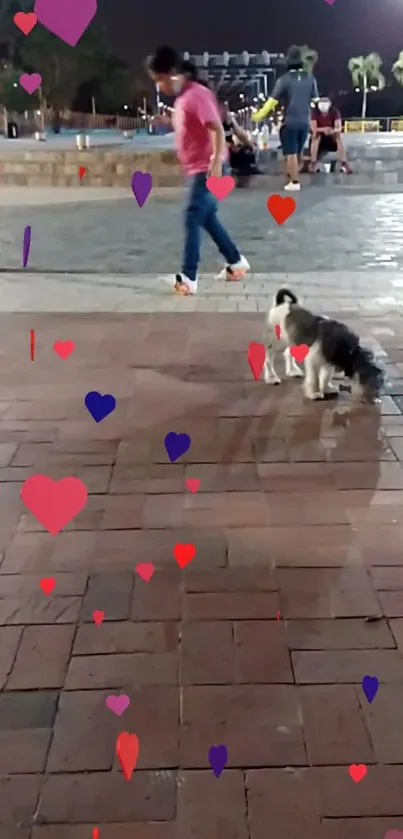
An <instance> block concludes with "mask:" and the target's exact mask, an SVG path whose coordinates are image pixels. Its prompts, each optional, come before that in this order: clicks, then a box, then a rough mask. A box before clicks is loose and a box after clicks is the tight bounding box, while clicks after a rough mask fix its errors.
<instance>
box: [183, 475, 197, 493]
mask: <svg viewBox="0 0 403 839" xmlns="http://www.w3.org/2000/svg"><path fill="white" fill-rule="evenodd" d="M185 484H186V486H187V488H188V489H190V492H193V493H195V492H197V490H198V489H199V486H200V480H199V478H187V479H186V481H185Z"/></svg>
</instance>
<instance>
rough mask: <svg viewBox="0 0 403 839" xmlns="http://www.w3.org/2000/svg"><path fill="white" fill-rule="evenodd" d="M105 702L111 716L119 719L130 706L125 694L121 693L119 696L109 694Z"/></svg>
mask: <svg viewBox="0 0 403 839" xmlns="http://www.w3.org/2000/svg"><path fill="white" fill-rule="evenodd" d="M105 702H106V707H107V708H109V710H110V711H112V713H113V714H116V716H117V717H121V716H122V714H123V713H124V712H125V710H126V708H128V707H129V705H130V699H129V697H128V696H127V695H126V694H125V693H121V694H120V696H116V694H114V693H111V695H110V696H107V697H106V700H105Z"/></svg>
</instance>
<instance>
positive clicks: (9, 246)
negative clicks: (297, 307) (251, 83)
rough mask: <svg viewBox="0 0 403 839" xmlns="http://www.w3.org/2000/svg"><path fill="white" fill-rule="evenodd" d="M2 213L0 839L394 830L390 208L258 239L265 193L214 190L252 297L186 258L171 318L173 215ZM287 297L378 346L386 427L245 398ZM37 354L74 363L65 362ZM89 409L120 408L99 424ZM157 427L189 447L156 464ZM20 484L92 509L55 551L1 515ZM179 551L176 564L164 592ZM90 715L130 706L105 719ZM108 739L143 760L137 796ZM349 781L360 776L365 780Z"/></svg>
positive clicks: (358, 200)
mask: <svg viewBox="0 0 403 839" xmlns="http://www.w3.org/2000/svg"><path fill="white" fill-rule="evenodd" d="M13 195H14V197H13V198H11V194H10V196H9V199H8V202H9V205H8V203H7V202H6V203H5V204H4V205H3V206H2V212H1V217H0V243H1V253H2V269H3V272H2V273H1V272H0V289H1V295H0V310H1V314H0V328H1V336H2V341H1V354H0V385H1V387H0V481H1V483H0V498H1V501H2V503H1V507H0V551H1V563H0V624H1V626H0V689H1V692H0V774H1V777H0V839H93V830H94V828H98V830H99V839H267V837H268V836H269V835H270V836H273V837H275V838H276V839H277V837H278V839H280V837H284V839H308V837H309V839H384V837H385V836H386V835H387V833H388V831H393V830H394V831H403V793H402V791H403V733H402V732H403V506H402V501H403V466H402V461H403V322H402V303H403V296H402V288H403V278H402V275H401V265H402V261H403V235H402V230H403V198H402V195H400V194H398V193H396V194H393V193H392V194H387V193H385V192H382V191H378V192H372V193H371V192H370V191H367V192H365V194H363V195H358V194H357V193H356V192H355V191H354V190H353V193H350V192H349V191H345V190H342V191H338V190H331V191H330V192H329V191H326V190H320V189H318V190H314V189H313V190H309V191H307V194H306V195H305V194H301V199H300V204H299V206H298V209H297V212H296V213H295V215H294V216H293V217H292V218H291V219H290V220H289V222H288V223H287V224H285V225H284V226H283V227H278V228H277V226H275V224H274V222H273V223H272V221H271V220H270V217H269V216H268V214H267V211H266V210H265V209H264V204H265V200H266V199H265V197H264V196H263V198H262V197H259V194H258V193H250V194H246V195H244V194H242V193H239V194H234V195H233V196H231V198H230V199H229V200H228V204H227V205H225V206H224V207H223V213H222V215H223V218H225V219H226V220H227V221H228V222H229V226H230V227H231V229H232V230H233V231H235V233H236V234H237V236H238V239H239V241H240V243H241V246H242V248H243V250H244V251H245V253H246V254H247V255H248V256H251V258H252V263H253V268H254V274H253V276H252V278H251V279H250V280H249V281H248V283H245V284H242V285H240V286H239V287H236V288H234V287H233V286H231V287H230V288H226V287H225V284H222V283H221V284H220V283H219V282H216V281H214V280H213V276H212V275H213V273H214V270H215V268H216V267H218V265H219V263H218V262H217V260H216V258H215V255H214V253H213V251H212V250H211V249H210V248H209V247H207V248H206V255H205V261H204V264H203V272H204V273H203V276H202V279H201V294H200V296H199V297H198V299H197V300H192V301H189V300H177V299H173V298H171V297H169V296H168V295H167V294H164V293H163V294H160V293H159V290H158V284H157V282H156V275H157V273H158V272H159V271H160V270H164V268H165V270H167V262H170V263H171V262H172V260H171V256H172V259H173V257H174V256H176V255H177V254H179V246H180V238H179V236H178V225H179V220H180V205H179V197H178V196H175V197H174V196H173V195H172V196H170V195H167V194H162V195H161V196H156V197H155V198H154V199H153V202H151V203H150V204H148V205H146V207H145V208H144V210H143V211H136V210H135V209H134V207H133V203H130V201H129V200H128V199H127V200H126V199H124V198H120V197H114V198H112V199H109V200H108V199H107V198H105V199H102V200H101V198H98V199H97V198H96V197H95V198H94V196H91V197H90V196H88V195H87V196H86V197H85V198H82V199H81V200H79V199H77V198H75V196H73V197H74V201H73V202H72V203H69V202H66V198H65V197H63V196H59V198H58V199H57V200H56V203H54V204H53V205H51V204H48V203H45V199H43V200H42V201H41V200H39V199H38V201H36V198H35V196H34V195H33V193H32V191H31V198H30V197H29V193H28V192H24V196H23V197H21V198H19V197H18V196H17V198H16V197H15V194H13ZM266 197H267V196H266ZM298 200H299V199H298ZM3 201H4V199H3ZM35 201H36V203H35ZM259 201H260V202H261V206H260V205H259ZM12 202H13V206H11V203H12ZM262 207H263V209H262ZM265 212H266V215H264V213H265ZM27 224H31V225H32V235H33V247H32V254H31V256H30V263H29V267H28V271H27V273H24V272H23V271H22V270H19V266H20V262H21V240H22V232H23V229H24V227H25V225H27ZM38 243H39V244H38ZM169 267H173V268H176V264H175V265H171V264H170V265H169ZM168 270H169V268H168ZM58 271H64V272H65V273H63V274H58ZM285 282H287V284H288V285H289V286H290V287H291V288H296V289H297V290H298V291H299V292H300V293H303V294H304V296H305V297H306V299H308V302H309V304H310V305H312V306H315V307H316V308H317V309H318V310H323V311H326V312H327V314H329V315H336V316H338V317H340V318H342V319H343V320H345V321H347V322H348V323H349V324H350V325H351V326H352V327H353V328H354V329H356V330H357V331H359V332H360V334H361V335H362V336H363V340H364V343H367V344H369V345H370V346H372V348H373V349H374V351H375V352H376V354H377V356H378V358H379V359H380V361H381V362H382V364H383V365H384V366H385V369H386V372H387V379H388V381H387V385H386V389H385V394H384V396H383V399H382V405H381V406H380V408H379V409H377V408H376V407H372V408H352V405H351V402H350V401H349V396H348V394H347V393H345V392H343V393H341V394H340V396H339V398H338V400H336V401H329V402H325V403H323V404H317V403H310V404H307V403H305V402H304V401H303V399H302V395H301V384H300V382H298V381H291V382H287V383H284V384H282V385H281V386H280V387H277V388H269V387H267V386H265V385H264V384H263V383H262V382H258V383H256V382H254V381H253V378H252V375H251V372H250V370H249V367H248V363H247V348H248V344H249V342H250V341H260V340H261V339H262V335H263V328H262V326H263V323H262V322H263V310H264V309H265V308H267V306H268V305H269V301H270V298H271V295H272V294H273V291H274V290H275V288H277V287H278V286H279V285H280V284H282V283H285ZM169 308H172V311H168V309H169ZM180 310H182V311H180ZM32 329H33V330H34V331H35V335H36V355H35V361H34V362H32V361H31V360H30V330H32ZM58 340H63V341H64V340H71V341H74V342H75V349H74V351H73V352H72V354H71V355H70V356H69V358H67V359H66V360H62V359H61V358H59V357H58V356H57V355H56V353H55V352H54V351H53V349H52V347H53V344H54V342H56V341H58ZM94 390H97V391H99V392H100V393H103V394H105V393H110V394H113V395H114V396H115V397H116V409H115V411H114V412H113V413H112V414H110V415H109V416H108V417H107V418H105V419H104V420H103V421H102V422H99V423H96V422H95V421H94V420H93V419H92V418H91V416H90V414H89V412H88V411H87V409H86V407H85V405H84V397H85V394H86V393H87V392H88V391H94ZM170 431H174V432H184V433H187V434H189V435H190V437H191V446H190V449H189V450H188V452H187V453H186V454H185V455H183V456H182V457H181V458H180V459H179V460H178V461H176V462H175V463H170V462H169V458H168V456H167V453H166V451H165V447H164V438H165V436H166V434H167V433H168V432H170ZM36 474H46V475H49V476H50V477H52V478H53V479H61V478H63V477H67V476H75V477H78V478H80V479H81V480H82V481H83V482H84V484H85V485H86V487H87V489H88V492H89V498H88V501H87V504H86V505H85V507H84V509H83V510H82V512H81V513H79V514H78V515H77V517H76V518H74V520H73V521H72V522H71V523H70V524H69V525H68V526H67V527H66V528H65V529H64V530H63V531H62V532H61V533H59V534H58V535H56V536H51V535H50V534H49V533H46V532H45V531H44V529H43V527H42V526H41V525H40V524H39V523H38V521H37V520H36V519H35V518H34V517H33V516H32V515H31V514H29V513H28V511H27V509H26V508H25V506H24V505H23V504H22V502H21V500H20V491H21V486H22V484H23V482H24V481H25V480H26V479H27V478H29V477H31V476H33V475H36ZM189 478H196V479H199V480H200V487H199V489H198V491H197V492H196V493H194V494H193V493H192V492H190V491H189V490H188V489H187V488H186V485H185V481H186V480H187V479H189ZM178 543H183V544H193V545H194V546H195V548H196V556H195V558H194V559H193V560H192V562H191V563H189V564H188V565H187V566H186V568H184V569H183V570H181V569H180V568H179V567H178V565H177V562H176V561H175V558H174V554H173V550H174V547H175V545H177V544H178ZM148 562H152V563H154V565H155V567H156V570H155V573H154V575H153V576H152V578H151V580H150V581H149V582H145V581H144V580H143V579H141V578H140V577H139V575H138V574H136V573H135V567H136V565H137V564H138V563H148ZM47 577H54V579H55V581H56V582H55V587H54V590H53V591H52V593H51V594H50V595H45V594H44V593H43V592H42V590H41V587H40V582H41V580H42V579H43V578H47ZM94 611H103V612H104V620H103V621H102V623H101V624H100V625H96V624H95V622H94V619H93V612H94ZM366 675H369V676H372V677H377V679H378V680H379V689H378V692H377V694H376V696H375V698H374V700H373V701H372V702H371V703H369V702H368V701H367V699H366V697H365V695H364V692H363V689H362V686H361V682H362V679H363V678H364V676H366ZM111 694H127V696H128V697H129V699H130V705H129V707H128V708H127V710H125V711H124V713H123V714H122V715H121V716H120V717H119V716H117V715H115V714H114V713H113V712H112V711H111V710H109V708H108V707H107V706H106V699H107V697H108V696H110V695H111ZM122 731H127V732H130V733H132V734H136V735H137V736H138V738H139V743H140V752H139V759H138V763H137V767H136V769H135V770H134V773H133V777H132V779H131V780H130V781H126V780H125V778H124V776H123V773H122V772H121V770H120V766H119V762H118V760H117V758H116V753H115V744H116V738H117V736H118V734H119V733H120V732H122ZM218 744H222V745H225V746H226V748H227V750H228V763H227V766H226V768H225V769H224V771H223V772H222V774H221V775H220V777H219V778H216V777H215V775H214V774H213V771H212V769H211V768H210V766H209V762H208V752H209V749H210V748H211V746H214V745H218ZM352 764H365V766H366V768H367V772H366V775H365V777H364V778H363V779H362V780H361V781H359V782H355V781H354V780H353V778H352V777H351V776H350V774H349V768H350V767H351V765H352ZM351 771H352V772H354V770H351ZM389 839H398V834H396V833H395V836H392V835H391V836H390V837H389Z"/></svg>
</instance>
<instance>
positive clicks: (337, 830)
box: [321, 816, 403, 839]
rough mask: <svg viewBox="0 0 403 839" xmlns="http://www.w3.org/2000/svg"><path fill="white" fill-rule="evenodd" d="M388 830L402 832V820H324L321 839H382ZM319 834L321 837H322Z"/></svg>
mask: <svg viewBox="0 0 403 839" xmlns="http://www.w3.org/2000/svg"><path fill="white" fill-rule="evenodd" d="M388 830H400V831H402V830H403V818H402V817H401V816H393V817H390V818H376V817H375V818H365V817H363V816H360V818H358V819H348V818H347V819H343V818H341V819H324V820H323V822H322V834H323V839H384V837H385V836H386V834H387V832H388ZM322 834H321V836H322Z"/></svg>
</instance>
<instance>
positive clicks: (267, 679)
mask: <svg viewBox="0 0 403 839" xmlns="http://www.w3.org/2000/svg"><path fill="white" fill-rule="evenodd" d="M234 635H235V650H236V657H237V670H238V673H239V676H238V681H240V682H247V683H251V684H254V683H257V684H270V683H271V684H277V683H278V684H281V683H289V684H293V682H294V676H293V672H292V669H291V660H290V654H289V651H288V647H287V641H286V635H285V629H284V626H283V624H282V622H281V623H279V622H278V621H277V620H272V621H259V620H251V621H236V622H235V624H234Z"/></svg>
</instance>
